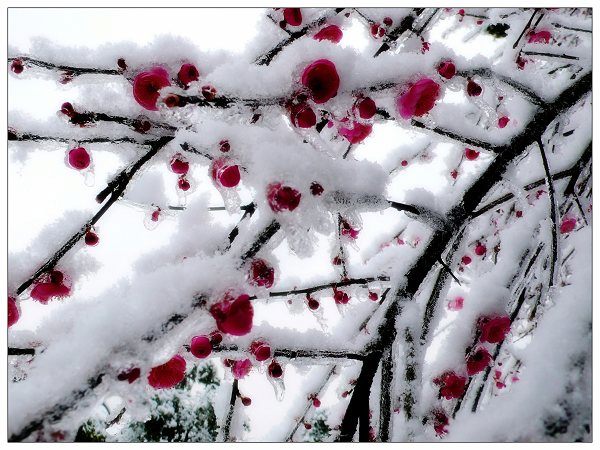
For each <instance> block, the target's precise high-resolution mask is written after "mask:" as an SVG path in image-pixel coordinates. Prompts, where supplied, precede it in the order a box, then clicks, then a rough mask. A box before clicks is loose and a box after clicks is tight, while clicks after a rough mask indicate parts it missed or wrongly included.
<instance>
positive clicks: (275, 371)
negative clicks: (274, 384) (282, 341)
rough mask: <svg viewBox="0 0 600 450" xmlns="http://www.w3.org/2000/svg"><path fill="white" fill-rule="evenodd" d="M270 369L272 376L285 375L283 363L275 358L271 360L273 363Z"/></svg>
mask: <svg viewBox="0 0 600 450" xmlns="http://www.w3.org/2000/svg"><path fill="white" fill-rule="evenodd" d="M268 371H269V375H270V376H271V377H272V378H281V376H282V375H283V369H282V368H281V365H280V364H279V363H278V362H277V361H275V360H273V361H271V364H269V367H268Z"/></svg>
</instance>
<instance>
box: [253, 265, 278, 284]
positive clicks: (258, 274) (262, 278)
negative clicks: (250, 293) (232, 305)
mask: <svg viewBox="0 0 600 450" xmlns="http://www.w3.org/2000/svg"><path fill="white" fill-rule="evenodd" d="M249 278H250V283H251V284H253V285H254V286H264V287H266V288H270V287H271V286H273V280H274V279H275V269H273V268H272V267H271V266H269V265H268V264H267V262H266V261H265V260H264V259H255V260H254V261H252V264H251V265H250V274H249Z"/></svg>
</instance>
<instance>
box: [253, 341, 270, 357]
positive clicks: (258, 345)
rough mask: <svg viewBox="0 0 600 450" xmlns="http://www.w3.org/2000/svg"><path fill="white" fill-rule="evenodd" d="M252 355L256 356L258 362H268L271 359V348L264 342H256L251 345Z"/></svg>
mask: <svg viewBox="0 0 600 450" xmlns="http://www.w3.org/2000/svg"><path fill="white" fill-rule="evenodd" d="M250 353H252V354H253V355H254V357H255V358H256V360H257V361H259V362H260V361H266V360H267V359H269V358H270V357H271V347H270V346H269V344H267V343H266V342H263V341H254V342H252V344H250Z"/></svg>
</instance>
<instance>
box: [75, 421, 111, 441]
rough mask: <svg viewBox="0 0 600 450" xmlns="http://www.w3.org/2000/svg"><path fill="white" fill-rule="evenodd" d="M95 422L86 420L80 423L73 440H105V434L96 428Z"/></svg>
mask: <svg viewBox="0 0 600 450" xmlns="http://www.w3.org/2000/svg"><path fill="white" fill-rule="evenodd" d="M96 425H97V424H96V423H95V422H94V421H93V420H91V419H90V420H88V421H87V422H85V423H84V424H82V425H81V426H80V427H79V429H78V430H77V435H76V436H75V442H104V441H106V435H105V434H104V433H103V432H102V431H99V428H100V427H98V428H96Z"/></svg>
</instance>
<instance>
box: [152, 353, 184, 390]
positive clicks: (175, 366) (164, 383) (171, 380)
mask: <svg viewBox="0 0 600 450" xmlns="http://www.w3.org/2000/svg"><path fill="white" fill-rule="evenodd" d="M185 366H186V364H185V359H183V358H182V357H181V356H179V355H175V356H173V357H172V358H171V359H170V360H169V361H167V362H166V363H164V364H163V365H161V366H156V367H153V368H152V370H151V371H150V373H149V374H148V383H149V384H150V386H152V387H153V388H155V389H159V388H160V389H162V388H165V389H168V388H172V387H173V386H176V385H177V384H179V383H180V382H181V381H182V380H183V378H184V377H185Z"/></svg>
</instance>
